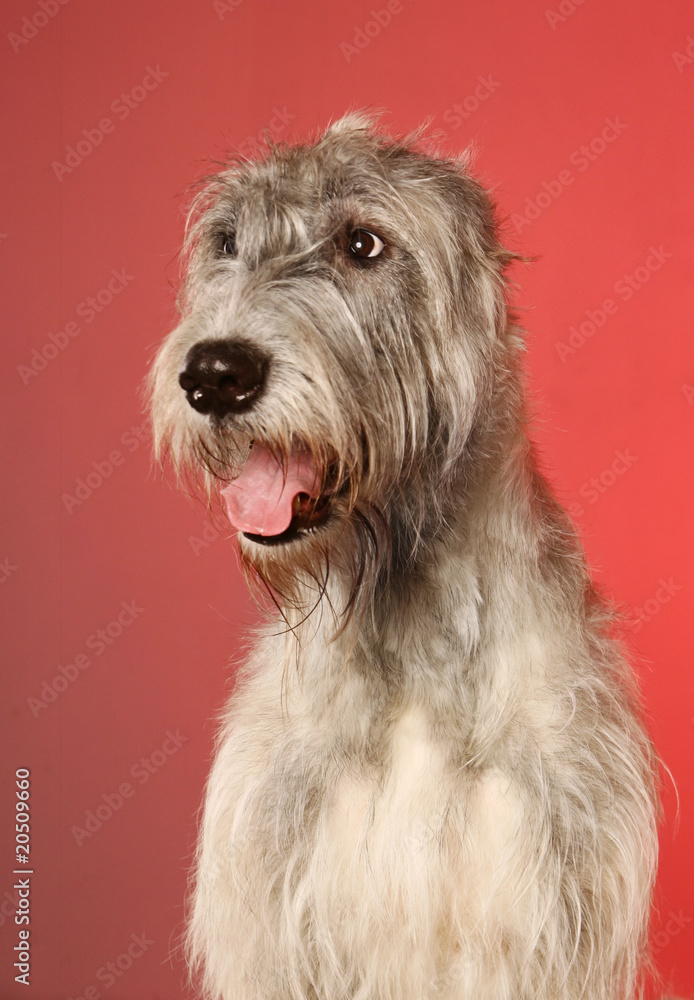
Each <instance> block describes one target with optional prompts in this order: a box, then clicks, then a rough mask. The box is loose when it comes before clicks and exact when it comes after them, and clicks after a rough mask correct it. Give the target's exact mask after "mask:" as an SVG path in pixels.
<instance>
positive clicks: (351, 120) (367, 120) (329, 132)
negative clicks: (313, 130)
mask: <svg viewBox="0 0 694 1000" xmlns="http://www.w3.org/2000/svg"><path fill="white" fill-rule="evenodd" d="M382 117H383V111H381V110H378V109H376V108H373V109H370V110H367V109H366V108H364V109H362V110H356V109H355V110H354V111H348V112H347V113H346V114H344V115H342V117H341V118H338V119H337V120H336V121H334V122H331V123H330V125H328V127H327V128H326V130H325V132H324V133H323V138H324V139H331V138H338V137H339V138H344V137H345V136H347V135H350V134H353V135H373V133H374V132H375V131H376V130H377V128H378V123H379V121H380V120H381V118H382Z"/></svg>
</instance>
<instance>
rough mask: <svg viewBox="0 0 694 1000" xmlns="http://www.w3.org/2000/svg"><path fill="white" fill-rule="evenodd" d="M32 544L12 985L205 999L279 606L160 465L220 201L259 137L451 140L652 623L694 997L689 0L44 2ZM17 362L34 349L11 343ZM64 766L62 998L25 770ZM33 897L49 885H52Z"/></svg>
mask: <svg viewBox="0 0 694 1000" xmlns="http://www.w3.org/2000/svg"><path fill="white" fill-rule="evenodd" d="M0 18H1V22H2V31H0V57H1V60H2V78H3V83H4V101H3V104H4V112H5V126H4V130H3V132H4V155H3V157H2V160H3V163H2V170H3V184H2V196H1V197H2V209H1V211H0V229H1V230H2V235H1V237H0V257H1V259H2V268H3V276H4V282H5V289H4V294H3V300H2V313H3V321H2V331H3V356H4V366H3V370H4V377H3V410H4V413H3V419H2V423H1V425H0V432H1V433H2V439H3V445H4V456H5V457H4V462H3V473H4V475H3V480H4V489H3V495H2V504H3V513H4V520H3V523H2V529H3V530H2V547H1V549H0V607H1V609H2V615H3V641H2V653H3V657H4V677H3V680H4V694H3V698H2V727H1V730H2V741H3V748H4V753H3V758H2V761H3V762H2V788H3V792H2V796H1V797H0V809H1V810H2V817H1V818H0V996H1V997H2V998H5V997H7V998H14V997H27V998H32V1000H56V998H61V1000H62V998H68V997H72V998H73V1000H77V998H78V997H87V998H90V1000H96V997H97V996H101V997H105V998H108V1000H118V998H133V1000H134V998H144V997H147V998H155V997H156V998H161V1000H168V998H177V997H182V996H185V995H186V988H185V984H184V969H183V966H182V964H181V962H180V960H179V959H178V957H177V956H176V955H175V953H174V951H173V949H174V946H175V943H176V939H177V935H178V933H179V932H180V928H181V919H182V900H183V897H184V888H185V880H186V871H187V868H188V865H189V863H190V860H191V852H192V848H193V844H194V836H195V829H196V815H195V814H196V809H197V807H198V804H199V801H200V797H201V792H202V788H203V782H204V780H205V776H206V773H207V770H208V765H209V758H210V752H211V746H212V736H213V731H214V727H213V724H212V722H211V719H212V718H213V716H214V714H215V712H216V711H217V710H218V708H219V707H220V705H221V703H222V700H223V699H224V697H225V695H226V692H227V689H228V684H229V680H230V677H231V676H232V671H231V669H230V667H229V665H228V664H229V658H230V656H232V657H233V656H234V655H235V654H236V653H237V651H238V650H239V649H240V647H241V641H242V636H243V633H244V629H245V628H246V627H247V626H248V624H249V623H251V622H253V620H254V619H255V617H256V614H257V612H256V611H255V609H254V607H253V605H252V603H251V601H250V599H249V597H248V596H247V592H246V588H245V585H244V583H243V580H242V577H241V575H240V572H239V569H238V565H237V561H236V557H235V552H234V544H233V541H231V540H229V539H228V538H227V536H226V533H225V532H223V531H221V532H220V531H217V530H216V529H215V528H214V526H213V525H211V524H210V522H209V520H208V519H207V517H206V515H205V512H204V510H203V508H202V506H200V505H199V504H196V503H194V502H191V501H189V500H188V499H186V498H185V497H183V496H182V495H180V494H178V493H176V492H175V490H174V489H172V488H171V486H170V484H169V483H168V482H167V481H162V479H161V477H160V476H158V475H157V474H156V473H154V472H153V471H152V469H151V459H150V446H149V439H148V433H147V425H146V422H145V416H144V414H143V412H142V402H141V395H140V386H141V383H142V380H143V377H144V374H145V371H146V369H147V366H148V363H149V361H150V359H151V357H152V354H153V351H154V349H155V346H156V344H157V342H158V341H159V340H160V339H161V337H162V336H163V335H164V334H165V333H166V332H167V331H168V330H169V329H170V328H171V326H172V324H173V323H174V316H175V314H174V290H175V285H176V282H177V273H178V263H177V250H178V247H179V244H180V241H181V236H182V230H183V213H182V210H183V207H184V205H185V201H186V194H185V192H186V187H187V185H188V184H189V182H191V181H192V180H193V179H194V178H195V177H197V176H199V175H200V174H201V173H203V172H206V171H207V170H208V169H209V161H210V160H211V159H217V158H219V157H221V156H222V155H223V152H224V150H225V149H226V148H228V147H229V146H236V147H240V148H241V150H242V151H244V152H246V153H249V152H253V151H254V150H255V149H256V148H257V147H258V139H257V137H258V133H259V132H261V131H262V130H263V129H267V130H268V131H269V132H270V134H271V135H272V136H273V138H275V139H279V140H283V139H290V138H292V137H296V136H301V135H302V134H306V133H307V132H309V131H312V130H314V129H316V128H318V127H320V126H323V125H325V124H326V123H327V122H328V121H329V120H330V119H331V118H334V117H337V116H339V115H340V114H341V113H343V112H344V111H345V110H346V109H348V108H353V107H365V106H366V107H382V108H385V109H387V111H388V112H389V114H388V116H387V118H386V122H387V123H388V124H389V126H391V127H392V128H393V129H394V130H398V131H404V130H409V129H410V128H411V127H414V126H416V125H418V124H419V123H420V122H421V121H422V120H423V119H425V118H428V117H430V118H431V119H432V127H433V128H434V130H438V131H439V133H440V135H441V141H442V146H443V148H444V149H445V150H449V151H451V152H455V151H458V150H460V149H462V148H463V147H465V146H466V145H467V144H469V143H470V142H473V143H474V144H475V146H476V148H477V150H478V153H477V161H476V170H477V173H478V175H479V176H480V177H481V178H482V179H483V180H484V182H485V183H487V184H488V185H489V186H490V187H492V188H493V189H494V191H495V194H496V197H497V199H498V201H499V203H500V206H501V211H502V213H503V214H504V215H505V216H506V218H507V220H508V221H507V241H508V242H509V243H510V244H511V245H512V246H513V247H514V248H515V249H518V250H521V251H523V252H525V253H527V254H529V255H536V257H537V260H536V262H535V263H534V264H533V265H531V266H528V267H519V268H517V269H516V272H515V278H516V281H517V284H518V289H517V296H516V299H517V303H518V305H519V306H520V307H521V309H522V318H523V321H524V323H525V326H526V327H527V329H528V331H529V335H528V345H529V351H528V370H529V380H530V386H531V390H532V392H533V395H534V397H535V402H536V410H537V413H538V417H537V420H536V423H535V428H534V434H535V437H536V438H537V440H538V443H539V445H540V447H541V449H542V451H543V453H544V456H545V465H546V468H547V470H548V472H549V475H550V477H551V479H552V480H553V482H554V483H555V484H556V487H557V490H558V493H559V495H560V497H561V498H562V499H563V500H564V501H565V502H566V504H567V505H569V506H570V507H571V510H572V512H573V514H574V517H575V519H576V521H577V523H578V525H579V528H580V530H581V533H582V536H583V538H584V541H585V545H586V548H587V552H588V556H589V559H590V562H591V564H592V566H593V568H594V570H595V574H596V576H597V579H598V580H599V582H600V584H601V585H602V586H603V587H604V588H605V589H606V590H607V591H608V593H611V594H612V595H614V596H615V598H616V599H617V600H619V601H620V602H621V603H623V605H624V606H625V608H626V610H627V612H628V614H629V615H630V621H631V623H632V624H631V639H632V640H633V646H634V650H635V655H637V657H638V672H639V675H640V680H641V684H642V688H643V691H644V696H645V701H646V704H647V709H648V714H649V719H650V723H651V727H652V731H653V733H654V736H655V739H656V742H657V745H658V747H659V749H660V751H661V753H662V756H663V758H664V760H665V761H666V762H667V764H668V765H669V767H670V769H671V771H672V775H673V777H674V780H675V783H676V785H677V787H678V790H679V796H680V815H679V820H677V816H676V799H675V795H674V793H673V791H672V786H671V785H670V784H666V787H665V790H664V801H665V818H664V823H663V827H662V863H661V870H660V879H659V891H658V908H659V915H658V916H657V918H656V921H655V926H654V942H655V952H656V956H657V962H658V965H659V967H660V969H661V971H662V973H663V976H664V978H665V982H666V985H668V986H669V987H671V988H672V989H674V990H676V991H678V992H679V993H680V994H682V995H686V993H687V991H688V990H691V988H692V981H693V979H694V961H693V959H692V952H693V951H694V893H693V888H694V861H693V858H692V850H691V843H692V831H693V829H694V818H693V812H692V810H693V807H694V781H693V778H692V741H693V737H694V725H693V722H694V719H693V717H694V682H693V680H692V671H691V663H692V639H691V628H690V622H691V620H692V614H693V611H694V573H693V571H692V561H693V560H692V556H693V555H694V551H693V542H692V533H691V497H692V491H693V488H694V480H693V475H692V471H693V470H692V461H691V441H692V427H693V426H694V338H693V337H692V318H691V317H692V305H693V304H694V303H693V299H694V293H693V291H692V283H691V263H692V261H691V251H690V246H691V241H692V218H693V213H692V208H693V207H694V204H693V203H694V185H693V184H692V167H691V164H692V162H693V161H694V141H693V138H692V129H691V123H692V113H693V110H694V108H693V104H694V102H693V100H692V92H693V89H694V10H693V9H692V7H691V4H690V3H688V2H685V0H668V2H665V3H659V4H654V3H652V2H651V0H612V2H610V3H605V2H602V3H601V2H599V0H585V2H583V0H582V2H581V3H577V2H576V0H523V2H519V3H514V4H511V3H508V2H505V3H504V2H502V0H484V2H483V0H465V2H462V3H460V2H457V0H428V2H426V3H425V2H424V0H390V3H388V0H358V2H352V3H326V2H325V0H303V2H301V3H291V2H282V0H216V2H213V0H206V2H203V3H193V2H182V0H167V2H166V3H164V2H149V3H147V2H145V3H142V2H135V0H120V2H119V3H113V2H111V0H104V2H100V3H98V4H97V3H85V2H83V0H69V2H68V0H12V2H9V3H6V4H5V5H4V6H3V10H2V14H1V15H0ZM5 352H6V353H5ZM18 768H28V769H30V771H31V800H30V802H31V811H32V817H33V819H32V826H31V850H32V853H31V862H32V864H31V870H32V871H33V872H34V874H33V875H32V876H30V878H31V897H30V901H31V910H30V916H31V925H30V926H31V939H30V940H31V953H32V977H31V985H30V986H29V987H28V988H27V987H26V986H22V985H19V984H17V983H15V982H14V979H13V977H14V971H15V970H13V967H12V963H13V962H14V960H15V958H14V956H15V955H16V952H14V951H13V948H14V946H15V945H16V944H17V942H18V936H17V935H18V930H19V929H21V927H18V925H16V924H15V921H14V914H15V910H16V908H17V905H18V896H17V894H16V891H15V890H14V889H13V885H14V884H15V878H16V877H15V876H14V875H13V870H14V868H15V866H16V862H15V848H14V804H15V793H16V789H15V786H14V774H15V771H16V769H18ZM20 877H21V876H20Z"/></svg>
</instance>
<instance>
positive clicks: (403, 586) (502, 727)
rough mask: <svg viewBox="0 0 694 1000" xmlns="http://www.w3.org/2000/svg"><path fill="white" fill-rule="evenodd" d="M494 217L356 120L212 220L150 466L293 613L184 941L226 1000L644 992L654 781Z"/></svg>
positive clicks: (259, 175) (463, 180)
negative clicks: (570, 506) (561, 476)
mask: <svg viewBox="0 0 694 1000" xmlns="http://www.w3.org/2000/svg"><path fill="white" fill-rule="evenodd" d="M499 232H500V227H499V225H498V223H497V221H496V216H495V208H494V206H493V203H492V201H491V199H490V197H489V195H488V194H487V193H486V192H485V190H484V189H483V187H482V186H481V185H480V183H479V182H478V181H476V180H475V179H474V178H473V177H472V176H471V172H470V166H469V161H468V159H467V158H466V157H461V158H458V159H450V158H445V157H443V156H441V155H439V154H438V153H436V152H432V151H431V150H430V148H429V147H426V144H425V142H424V139H423V138H422V133H416V134H415V135H414V136H410V137H408V138H393V137H391V136H389V135H388V134H387V133H386V132H385V131H384V130H383V128H382V127H381V126H380V124H379V122H378V120H377V119H376V118H374V117H373V116H369V115H365V114H363V113H351V114H349V115H347V116H345V117H344V118H342V119H340V120H339V121H337V122H335V123H334V124H332V125H331V126H330V127H328V128H327V130H325V131H324V132H323V133H322V134H320V135H319V136H318V137H317V138H315V139H313V140H311V141H308V142H306V143H303V144H298V145H270V146H269V148H268V151H267V153H266V155H264V156H263V157H261V158H260V159H259V160H257V161H253V162H250V161H247V160H244V159H242V158H239V159H237V160H234V161H231V162H230V163H229V164H228V165H227V166H226V167H225V168H224V169H223V170H221V172H219V173H218V174H216V175H215V176H214V177H212V178H209V179H207V181H206V183H205V184H204V186H203V187H202V189H201V190H200V191H199V193H198V194H197V196H196V197H195V199H194V202H193V207H192V210H191V216H190V219H189V225H188V230H187V243H186V250H187V253H186V277H185V281H184V285H183V288H182V294H181V302H180V308H181V315H182V318H181V322H180V325H179V326H178V327H177V328H176V329H175V330H174V332H173V333H171V334H170V335H169V337H168V338H167V339H166V340H165V342H164V344H163V346H162V347H161V349H160V351H159V353H158V355H157V357H156V360H155V363H154V365H153V369H152V376H151V385H152V412H153V423H154V428H155V439H156V448H157V451H158V454H159V455H160V456H163V455H169V456H170V458H171V460H172V461H173V463H174V465H175V467H176V469H177V470H178V472H179V473H180V474H181V475H182V476H183V477H184V478H188V477H190V476H192V477H193V479H194V480H195V482H196V483H198V484H201V486H202V488H203V490H204V492H205V495H206V496H207V498H208V499H209V501H210V503H216V502H217V501H219V502H221V503H222V504H223V505H224V508H225V510H226V513H227V516H228V518H229V521H230V523H231V526H232V527H233V529H234V531H235V532H237V533H238V541H239V547H240V553H241V558H242V561H243V565H244V567H245V568H246V569H247V570H248V572H249V578H250V580H251V582H253V581H255V582H257V583H260V584H263V585H264V586H265V588H266V591H267V593H268V594H269V595H270V596H271V598H272V604H270V605H269V606H270V607H271V609H274V608H276V611H274V613H272V614H270V615H269V616H268V621H267V622H266V624H264V625H263V626H262V628H261V629H260V631H259V633H258V635H257V636H256V638H255V642H254V645H253V649H252V651H251V653H250V655H249V657H248V660H247V662H246V664H245V666H244V667H243V668H242V669H241V670H240V671H239V674H238V677H237V685H236V690H235V692H234V694H233V696H232V698H231V701H230V702H229V704H228V706H227V708H226V710H225V713H224V716H223V720H222V724H221V727H220V731H219V736H218V742H217V747H216V753H215V759H214V763H213V766H212V770H211V774H210V777H209V783H208V786H207V791H206V797H205V803H204V812H203V817H202V820H201V830H200V836H199V844H198V849H197V854H196V861H195V869H194V873H193V878H192V888H191V894H190V906H189V911H190V912H189V920H188V923H187V932H186V947H187V955H188V960H189V963H190V967H191V970H192V978H193V981H194V982H195V983H196V984H197V985H198V987H199V988H200V990H201V991H202V993H203V995H204V996H206V997H209V998H215V1000H220V998H221V1000H261V998H262V1000H434V998H437V1000H472V998H475V1000H477V998H480V997H484V998H485V1000H525V998H528V1000H530V998H533V1000H544V998H546V1000H578V998H585V1000H628V998H631V997H633V996H635V995H636V994H637V992H638V990H639V988H640V985H639V984H641V983H642V981H643V979H644V975H645V972H644V970H646V969H647V968H648V965H649V962H648V946H647V925H648V916H649V908H650V898H651V893H652V887H653V880H654V872H655V867H656V858H657V840H656V812H657V809H656V806H657V785H658V782H657V773H658V772H657V760H656V756H655V753H654V750H653V748H652V744H651V742H650V739H649V737H648V735H647V732H646V729H645V728H644V725H643V723H642V721H641V714H642V713H641V709H640V703H639V698H638V692H637V690H636V686H635V682H634V679H633V675H632V672H631V670H630V667H629V666H628V663H627V658H626V656H625V654H624V651H623V649H622V645H621V643H620V641H619V638H618V636H616V635H615V614H614V612H613V610H612V609H611V608H610V606H609V605H608V604H607V603H606V602H605V600H604V599H603V598H602V597H601V596H600V595H599V594H598V592H597V591H596V589H595V587H594V585H593V584H592V582H591V580H590V576H589V573H588V570H587V568H586V562H585V558H584V555H583V553H582V550H581V546H580V543H579V541H578V540H577V537H576V534H575V531H574V528H573V526H572V524H571V522H570V520H569V518H568V516H567V515H566V513H565V512H564V510H563V509H562V507H561V506H560V505H559V503H558V502H557V500H556V499H555V498H554V496H553V494H552V492H551V490H550V488H549V487H548V484H547V482H546V480H545V478H544V477H543V475H542V474H541V472H540V471H538V465H537V462H536V458H535V455H534V451H533V447H532V446H531V444H530V443H529V440H528V437H527V435H526V426H527V412H526V404H525V402H524V390H523V370H522V356H523V340H522V336H521V331H520V330H519V328H518V326H517V323H516V321H515V319H514V316H513V313H512V310H511V307H510V305H509V293H508V284H509V282H508V278H507V270H508V266H509V264H510V263H511V262H512V261H513V259H514V257H515V256H516V255H515V254H514V253H512V252H509V251H507V250H506V249H504V248H503V246H502V244H501V242H500V235H499Z"/></svg>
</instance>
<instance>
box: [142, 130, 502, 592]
mask: <svg viewBox="0 0 694 1000" xmlns="http://www.w3.org/2000/svg"><path fill="white" fill-rule="evenodd" d="M188 246H189V258H188V271H187V278H186V283H185V287H184V295H183V298H182V304H183V308H182V312H183V318H182V322H181V323H180V325H179V326H178V328H177V329H176V330H174V332H173V333H172V334H171V335H170V336H169V337H168V339H167V340H166V341H165V343H164V345H163V347H162V349H161V351H160V353H159V355H158V357H157V360H156V363H155V366H154V370H153V376H152V386H153V414H154V422H155V433H156V439H157V442H158V445H159V446H162V445H163V446H165V447H166V448H168V450H169V452H170V453H171V455H172V458H173V460H174V462H175V463H176V465H177V466H178V467H179V468H186V467H187V468H189V469H193V470H194V471H198V472H199V473H201V475H202V478H203V479H204V481H205V482H206V483H207V485H208V487H211V488H212V490H213V491H214V490H215V489H216V490H218V491H219V492H221V494H222V498H223V500H224V501H225V503H226V507H227V511H228V514H229V517H230V520H231V522H232V525H233V526H234V527H235V528H236V529H237V530H238V531H239V533H240V544H241V550H242V553H243V556H244V558H245V559H246V560H247V561H248V562H250V563H251V564H252V565H253V566H254V567H255V568H256V569H258V570H259V571H260V572H261V574H262V575H263V576H265V577H266V578H270V580H271V582H273V583H275V584H277V583H278V581H280V580H281V579H282V574H283V572H286V573H289V572H290V571H291V573H292V574H296V573H297V570H298V568H304V569H305V570H306V571H307V572H309V573H310V574H311V575H312V576H313V577H314V578H320V579H321V580H322V579H323V577H324V573H325V571H327V564H328V562H329V563H330V565H331V567H334V568H339V569H341V570H342V571H344V572H347V573H348V574H350V576H351V578H352V585H354V582H355V579H356V577H357V576H359V577H360V578H362V579H363V577H364V574H365V570H366V569H368V568H369V564H371V565H374V564H375V563H376V562H378V559H379V556H383V554H384V553H385V552H386V551H392V544H393V536H394V534H396V535H397V538H396V542H397V545H398V546H399V547H400V549H401V550H405V549H407V548H408V546H409V547H410V548H411V547H412V546H414V545H415V544H416V542H417V540H418V539H419V538H420V537H421V536H422V533H423V532H426V531H427V530H430V527H431V525H433V524H434V522H435V521H436V519H437V518H439V517H440V516H441V515H442V499H443V497H444V496H445V492H446V484H447V482H448V481H449V480H450V478H451V477H452V476H453V475H454V474H455V470H456V469H457V468H458V466H459V464H460V461H461V458H462V456H463V453H464V450H465V447H466V443H467V442H468V440H469V438H470V435H471V432H472V431H473V428H474V426H475V424H476V422H477V421H478V420H479V419H480V413H481V412H482V411H483V409H484V407H485V405H486V404H487V402H488V400H489V397H490V385H491V381H492V379H493V369H494V364H495V361H494V358H495V352H497V353H498V349H499V342H500V337H502V335H503V330H504V329H505V306H504V300H503V283H502V277H501V273H502V270H503V267H504V265H505V263H506V262H507V260H508V255H507V254H506V253H505V252H504V251H503V250H502V249H501V247H500V246H499V244H498V242H497V239H496V235H495V229H494V224H493V219H492V210H491V205H490V202H489V201H488V199H487V197H486V195H485V194H484V192H483V191H482V189H481V188H480V187H479V185H478V184H477V183H476V182H475V181H473V180H472V179H470V178H469V177H468V176H467V175H466V174H465V173H464V171H463V169H462V168H461V167H460V166H459V165H457V164H454V163H451V162H450V161H442V160H437V159H432V158H429V157H427V156H424V155H423V154H421V153H418V152H416V151H414V150H413V149H412V147H411V146H410V145H407V144H402V143H398V142H395V141H393V140H390V139H388V138H387V137H385V136H383V135H382V134H380V133H378V132H377V131H376V130H375V129H374V127H373V125H372V124H371V123H370V122H369V121H368V120H366V119H363V118H361V117H358V116H350V117H348V118H346V119H343V120H342V121H341V122H338V123H337V125H335V126H333V127H332V128H331V129H329V130H328V131H327V132H326V133H325V134H324V135H323V136H322V137H321V138H320V139H319V140H318V141H317V142H316V143H315V144H313V145H309V146H299V147H285V148H280V149H277V150H273V151H272V152H271V153H270V154H269V155H268V157H267V158H266V159H264V160H262V161H260V162H257V163H239V164H236V165H234V166H231V167H230V168H229V169H227V170H225V171H223V172H222V173H220V174H219V175H218V176H217V177H215V178H214V179H213V180H212V181H211V182H210V183H209V184H208V186H207V187H206V188H205V190H204V191H203V192H202V193H201V195H200V196H199V197H198V199H197V202H196V204H195V205H194V210H193V213H192V224H191V227H190V230H189V241H188ZM428 526H429V527H428ZM404 534H406V535H407V536H408V537H407V538H403V535H404ZM321 567H322V568H321ZM280 590H281V588H280Z"/></svg>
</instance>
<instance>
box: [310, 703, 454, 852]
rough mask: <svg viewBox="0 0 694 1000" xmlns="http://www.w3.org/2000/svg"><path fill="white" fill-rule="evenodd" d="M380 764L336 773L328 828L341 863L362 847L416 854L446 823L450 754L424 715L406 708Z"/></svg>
mask: <svg viewBox="0 0 694 1000" xmlns="http://www.w3.org/2000/svg"><path fill="white" fill-rule="evenodd" d="M385 757H386V759H385V761H384V763H383V765H382V767H381V768H378V769H377V770H376V769H369V768H368V767H367V766H364V767H363V768H362V769H361V771H360V772H356V773H355V772H352V771H347V772H345V773H343V774H342V775H341V776H339V777H338V780H337V782H336V787H335V791H334V793H333V795H332V796H331V798H330V801H329V803H328V814H329V823H328V830H327V831H326V832H328V833H329V835H330V836H331V838H332V845H333V849H334V851H335V853H336V856H337V857H338V858H341V859H342V860H343V862H345V863H349V862H350V861H352V862H356V861H357V860H358V858H359V857H360V855H362V853H363V852H364V851H366V850H368V851H369V852H371V853H372V852H373V851H377V852H378V853H379V854H380V855H383V854H386V853H390V854H393V855H396V854H399V855H400V856H401V858H402V859H403V860H404V859H405V857H414V856H415V855H417V854H418V853H420V852H421V850H422V845H423V844H424V843H426V841H427V839H428V838H430V837H431V836H435V835H436V834H437V833H438V832H440V829H441V828H442V827H443V825H444V823H445V812H446V806H447V803H448V800H449V798H450V792H451V781H450V776H449V775H448V774H447V771H448V758H447V754H446V752H445V751H444V749H443V748H442V746H441V745H440V744H439V743H438V742H437V741H436V740H434V739H433V738H432V736H431V733H430V731H429V727H428V724H427V720H426V718H425V716H424V714H423V712H421V711H420V710H418V709H414V708H412V709H409V710H408V711H407V712H406V713H405V714H404V715H403V717H402V718H401V719H400V720H399V722H398V723H397V724H396V725H395V726H394V727H393V729H392V732H391V733H390V734H389V739H388V743H387V747H386V752H385Z"/></svg>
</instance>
